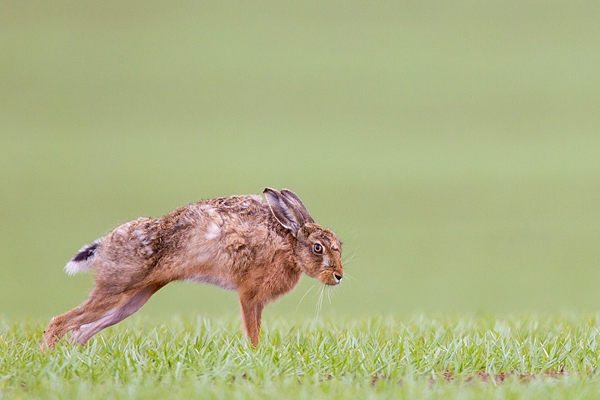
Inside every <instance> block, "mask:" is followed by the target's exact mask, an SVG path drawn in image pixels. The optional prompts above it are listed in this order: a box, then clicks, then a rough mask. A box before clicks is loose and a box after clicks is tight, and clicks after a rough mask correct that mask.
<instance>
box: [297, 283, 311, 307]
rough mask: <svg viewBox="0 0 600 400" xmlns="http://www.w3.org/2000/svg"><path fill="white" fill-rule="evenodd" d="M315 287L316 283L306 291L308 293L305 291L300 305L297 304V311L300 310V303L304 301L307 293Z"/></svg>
mask: <svg viewBox="0 0 600 400" xmlns="http://www.w3.org/2000/svg"><path fill="white" fill-rule="evenodd" d="M314 287H315V285H312V286H311V287H309V288H308V290H307V291H306V293H304V296H302V298H301V299H300V301H299V302H298V305H297V306H296V311H298V308H299V307H300V304H301V303H302V300H304V298H305V297H306V295H307V294H308V292H310V291H311V290H313V288H314Z"/></svg>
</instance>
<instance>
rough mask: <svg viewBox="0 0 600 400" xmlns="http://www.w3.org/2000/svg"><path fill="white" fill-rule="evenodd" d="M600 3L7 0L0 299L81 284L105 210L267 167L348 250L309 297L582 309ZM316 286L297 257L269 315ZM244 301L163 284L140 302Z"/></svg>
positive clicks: (162, 200)
mask: <svg viewBox="0 0 600 400" xmlns="http://www.w3.org/2000/svg"><path fill="white" fill-rule="evenodd" d="M599 16H600V3H599V2H588V1H581V2H577V1H576V2H566V1H554V2H553V1H548V2H528V1H454V2H449V1H444V2H438V1H408V2H400V1H376V2H363V1H343V2H341V1H335V2H321V1H313V2H311V1H302V2H268V1H266V2H265V1H259V2H237V1H218V2H205V1H184V2H161V1H148V2H137V1H103V2H98V1H77V2H75V1H73V2H67V1H57V2H44V1H31V2H30V1H13V0H8V1H6V0H5V1H3V2H2V3H1V4H0V59H1V61H0V314H4V315H5V316H9V317H32V318H40V319H45V318H49V317H51V316H52V315H55V314H58V313H62V312H64V311H66V310H68V309H70V308H73V307H75V306H76V305H77V304H79V303H80V302H82V301H83V300H84V299H85V297H86V296H87V293H88V292H89V290H90V288H91V286H92V279H91V277H90V276H89V275H80V276H76V277H68V276H67V275H66V274H65V273H64V272H63V266H64V265H65V263H66V262H67V261H68V260H69V259H70V258H71V257H72V256H73V255H74V254H75V252H76V251H77V250H78V249H79V248H80V247H81V246H82V245H84V244H85V243H89V242H91V241H93V240H94V239H96V238H97V237H99V236H102V235H104V234H105V233H106V232H107V231H109V230H110V229H112V228H113V227H115V226H117V225H118V224H120V223H123V222H126V221H128V220H131V219H134V218H136V217H138V216H152V217H158V216H161V215H163V214H165V213H168V212H170V211H171V210H172V209H174V208H176V207H178V206H182V205H185V204H187V203H190V202H194V201H197V200H200V199H203V198H210V197H214V196H226V195H232V194H244V193H261V192H262V190H263V188H264V187H265V186H272V187H276V188H281V187H287V188H290V189H292V190H294V191H296V192H297V193H298V194H299V195H300V197H301V198H302V199H303V200H304V202H305V204H306V205H307V207H308V209H309V210H310V211H311V213H312V215H313V217H315V219H316V220H317V221H318V222H320V223H321V224H322V225H324V226H326V227H329V228H331V229H333V230H334V231H335V232H337V233H338V235H339V236H340V237H341V238H342V240H343V241H344V255H345V256H346V258H348V259H349V258H351V257H352V260H351V261H350V262H349V263H348V264H347V267H346V268H347V273H348V275H349V278H348V279H346V280H344V282H343V284H342V285H340V286H339V287H338V288H336V289H335V290H333V291H331V293H329V292H328V293H329V294H331V295H332V299H331V304H329V302H328V301H327V300H325V301H324V305H323V310H322V312H323V313H336V314H345V315H354V316H357V317H358V316H362V315H367V314H374V313H382V314H388V313H394V314H396V315H410V314H413V313H415V312H421V311H422V312H458V313H461V312H500V313H512V312H522V311H523V312H527V311H534V312H536V311H539V312H548V311H554V310H597V309H598V308H600V291H599V290H598V288H599V287H600V23H599V22H598V21H599V19H598V18H599ZM315 285H316V286H315ZM313 286H315V287H314V288H313V289H311V287H313ZM308 290H311V291H310V292H309V293H308V295H307V296H306V297H305V298H304V300H302V302H300V300H301V298H302V296H303V295H304V294H305V293H306V292H307V291H308ZM318 290H319V287H318V284H317V283H316V281H314V280H311V279H309V278H306V277H305V278H303V280H302V283H301V285H300V287H299V288H298V289H296V291H294V292H293V293H292V294H290V295H288V296H286V297H284V298H282V299H281V300H280V301H278V302H277V303H276V305H274V306H270V307H269V308H267V311H266V314H265V315H266V318H267V319H268V318H273V317H276V316H283V317H286V318H287V317H289V316H302V315H314V314H315V313H316V311H315V309H316V305H317V303H318V302H319V300H318ZM326 295H327V293H326ZM237 307H238V305H237V298H236V296H235V294H233V293H231V292H224V291H221V290H219V289H216V288H213V287H210V286H206V285H203V286H199V285H196V284H192V283H178V284H172V285H169V286H167V287H166V288H165V289H163V290H162V291H161V292H159V293H158V294H157V295H156V296H155V297H153V299H152V300H151V301H150V302H149V304H148V305H147V306H146V307H145V308H144V309H142V311H141V313H142V314H145V315H147V316H157V317H162V316H167V315H170V314H172V313H182V314H201V315H207V316H218V315H224V314H227V315H229V314H237V313H238V310H237Z"/></svg>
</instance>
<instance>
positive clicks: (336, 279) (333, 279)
mask: <svg viewBox="0 0 600 400" xmlns="http://www.w3.org/2000/svg"><path fill="white" fill-rule="evenodd" d="M343 278H344V277H343V276H342V275H341V274H338V273H337V272H334V273H333V274H331V275H329V276H327V277H323V279H320V281H321V282H323V283H324V284H326V285H329V286H335V285H339V284H340V283H341V282H342V279H343Z"/></svg>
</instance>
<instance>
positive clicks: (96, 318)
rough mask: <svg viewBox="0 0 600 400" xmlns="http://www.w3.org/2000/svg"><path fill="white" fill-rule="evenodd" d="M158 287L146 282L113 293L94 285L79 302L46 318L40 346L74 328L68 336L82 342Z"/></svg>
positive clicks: (126, 313)
mask: <svg viewBox="0 0 600 400" xmlns="http://www.w3.org/2000/svg"><path fill="white" fill-rule="evenodd" d="M158 289H160V287H155V286H149V287H145V288H143V289H141V290H137V291H130V292H124V293H116V294H115V293H110V292H109V291H107V290H106V289H103V288H102V287H99V286H96V287H95V288H94V289H93V290H92V293H90V296H89V297H88V299H87V300H86V301H85V303H83V304H82V305H81V306H79V307H76V308H74V309H73V310H71V311H69V312H67V313H65V314H62V315H58V316H56V317H54V318H52V320H50V323H49V324H48V327H47V328H46V330H45V331H44V337H43V339H42V345H41V346H42V348H45V346H47V347H49V348H53V347H54V345H55V344H56V342H58V341H59V340H60V339H61V338H62V337H63V336H64V335H65V334H66V333H67V332H69V331H74V333H73V337H72V338H71V340H77V341H78V342H79V343H81V344H83V343H85V342H86V341H87V340H89V339H90V338H91V337H92V336H93V335H94V334H96V333H98V332H99V331H101V330H102V329H104V328H106V327H108V326H111V325H114V324H116V323H117V322H119V321H121V320H123V319H124V318H126V317H128V316H129V315H131V314H133V313H134V312H136V311H137V310H139V308H140V307H141V306H143V305H144V303H146V301H148V299H149V298H150V296H152V294H154V293H155V292H156V291H157V290H158ZM136 296H137V297H136ZM81 329H83V331H81Z"/></svg>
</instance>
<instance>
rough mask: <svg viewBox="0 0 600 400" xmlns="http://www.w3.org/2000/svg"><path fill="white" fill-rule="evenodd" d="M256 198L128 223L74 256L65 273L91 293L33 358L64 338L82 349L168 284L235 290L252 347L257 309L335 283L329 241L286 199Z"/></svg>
mask: <svg viewBox="0 0 600 400" xmlns="http://www.w3.org/2000/svg"><path fill="white" fill-rule="evenodd" d="M263 193H264V195H265V198H266V200H267V201H266V203H265V202H263V199H262V197H260V196H258V195H249V196H232V197H221V198H216V199H211V200H205V201H200V202H198V203H194V204H190V205H188V206H186V207H182V208H179V209H177V210H175V211H173V212H172V213H170V214H168V215H165V216H164V217H162V218H158V219H153V218H138V219H136V220H134V221H131V222H128V223H126V224H123V225H121V226H119V227H117V228H115V229H114V230H113V231H111V232H110V233H108V234H107V235H106V236H104V237H102V238H100V239H98V240H96V241H95V242H93V243H92V244H89V245H87V246H84V247H83V248H82V249H81V250H80V251H79V252H78V253H77V254H76V255H75V256H74V257H73V259H72V260H71V261H69V263H68V264H67V265H66V267H65V269H66V271H67V272H68V273H69V274H75V273H78V272H82V271H86V270H88V269H90V268H94V269H95V270H96V274H95V286H94V288H93V290H92V292H91V293H90V295H89V297H88V299H87V300H86V301H85V302H84V303H83V304H82V305H81V306H79V307H77V308H74V309H73V310H71V311H69V312H67V313H65V314H62V315H58V316H56V317H54V318H52V320H51V321H50V323H49V324H48V327H47V328H46V330H45V331H44V337H43V339H42V348H45V347H46V346H47V347H49V348H52V347H54V345H55V344H56V342H57V341H58V340H60V338H62V337H63V336H64V335H65V334H66V333H67V332H69V331H72V332H73V333H72V335H71V340H72V341H77V342H78V343H80V344H84V343H85V342H87V341H88V340H89V339H90V338H91V337H92V336H94V335H95V334H96V333H98V332H100V331H101V330H102V329H104V328H106V327H108V326H111V325H114V324H116V323H118V322H120V321H122V320H123V319H125V318H127V317H128V316H130V315H131V314H133V313H135V312H136V311H137V310H139V309H140V308H141V307H142V306H143V305H144V304H145V303H146V301H148V299H149V298H150V297H151V296H152V295H153V294H154V293H156V291H158V290H159V289H160V288H162V287H163V286H165V285H166V284H168V283H169V282H172V281H177V280H192V281H196V282H206V283H212V284H214V285H217V286H220V287H222V288H224V289H230V290H237V292H238V295H239V300H240V305H241V309H242V318H243V320H244V327H245V331H246V334H247V335H248V336H249V337H250V340H251V342H252V344H253V345H254V346H256V345H257V344H258V340H259V333H260V321H261V315H262V311H263V308H264V307H265V306H266V305H267V304H268V303H269V302H271V301H273V300H274V299H276V298H277V297H279V296H281V295H283V294H285V293H287V292H289V291H290V290H292V289H293V288H294V287H295V286H296V284H297V283H298V281H299V280H300V276H301V274H302V273H305V274H306V275H308V276H310V277H313V278H317V279H318V280H319V281H321V282H322V283H324V284H326V285H337V284H338V283H340V282H341V280H342V277H343V276H344V269H343V267H342V258H341V256H342V246H341V243H340V241H339V239H338V238H337V237H336V235H335V234H334V233H333V232H332V231H330V230H327V229H323V228H321V226H319V225H318V224H317V223H315V221H314V220H313V219H312V217H311V216H310V214H309V213H308V210H307V209H306V207H304V204H302V201H300V198H299V197H298V196H296V194H295V193H293V192H292V191H290V190H286V189H282V190H281V191H277V190H274V189H270V188H267V189H265V190H264V192H263Z"/></svg>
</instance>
